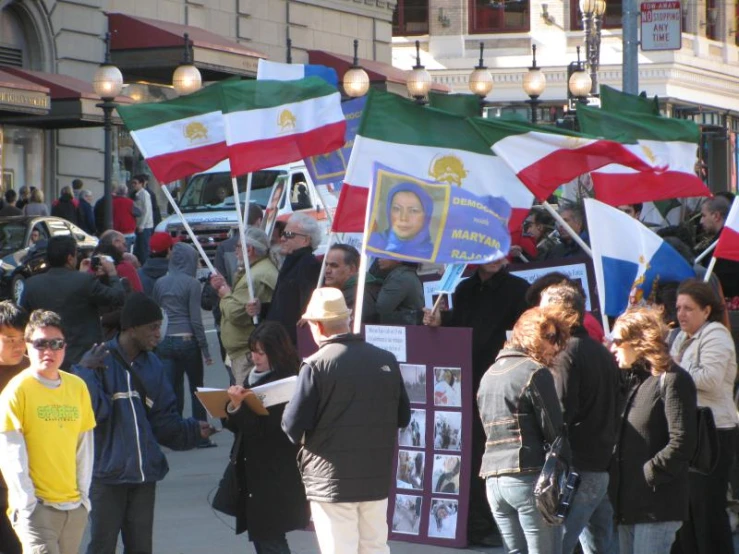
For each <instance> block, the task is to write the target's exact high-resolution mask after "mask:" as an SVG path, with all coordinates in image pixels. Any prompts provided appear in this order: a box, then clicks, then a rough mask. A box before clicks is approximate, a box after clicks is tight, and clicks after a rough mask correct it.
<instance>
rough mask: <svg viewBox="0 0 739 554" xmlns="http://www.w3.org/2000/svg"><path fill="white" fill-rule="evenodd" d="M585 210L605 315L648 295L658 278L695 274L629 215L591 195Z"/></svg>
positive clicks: (671, 279)
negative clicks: (592, 197) (594, 198)
mask: <svg viewBox="0 0 739 554" xmlns="http://www.w3.org/2000/svg"><path fill="white" fill-rule="evenodd" d="M585 213H586V215H587V220H588V222H589V225H588V232H589V233H590V247H591V248H592V250H593V266H594V268H595V280H596V283H597V284H598V299H599V300H600V305H601V307H602V309H603V311H604V312H605V313H606V314H607V315H609V316H618V315H620V314H621V313H623V311H624V310H625V309H626V308H628V307H629V306H632V305H639V304H641V303H642V301H646V300H648V299H649V296H650V294H651V293H652V290H653V288H654V287H655V286H656V284H657V283H658V282H662V283H667V282H680V281H683V280H684V279H688V278H691V277H695V271H693V268H692V267H690V265H689V264H688V262H687V261H685V258H683V257H682V256H681V255H680V254H679V253H678V252H677V250H675V249H674V248H673V247H672V246H670V245H669V244H668V243H666V242H665V241H664V240H662V239H661V238H660V237H659V236H658V235H657V234H656V233H653V232H652V231H650V230H649V229H648V228H647V227H645V226H644V225H643V224H642V223H640V222H639V221H637V220H636V219H634V218H632V217H631V216H630V215H627V214H625V213H623V212H621V211H619V210H618V209H616V208H613V207H611V206H609V205H607V204H603V203H602V202H598V201H597V200H593V199H591V198H588V199H586V200H585Z"/></svg>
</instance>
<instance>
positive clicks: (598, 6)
mask: <svg viewBox="0 0 739 554" xmlns="http://www.w3.org/2000/svg"><path fill="white" fill-rule="evenodd" d="M580 12H581V13H582V26H583V29H584V30H585V58H586V59H587V62H588V67H589V68H590V80H591V88H590V91H589V92H590V94H598V65H599V64H600V39H601V36H600V32H601V27H602V25H603V16H604V15H605V13H606V0H580Z"/></svg>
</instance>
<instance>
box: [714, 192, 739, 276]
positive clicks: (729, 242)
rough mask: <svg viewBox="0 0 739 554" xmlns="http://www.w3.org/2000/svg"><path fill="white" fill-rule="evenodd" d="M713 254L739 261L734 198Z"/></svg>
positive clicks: (738, 216)
mask: <svg viewBox="0 0 739 554" xmlns="http://www.w3.org/2000/svg"><path fill="white" fill-rule="evenodd" d="M713 255H714V256H715V257H716V258H723V259H726V260H734V261H735V262H739V202H737V200H736V199H734V202H733V203H732V204H731V209H730V210H729V215H727V216H726V223H724V228H723V229H722V230H721V235H720V236H719V238H718V244H717V245H716V250H714V252H713Z"/></svg>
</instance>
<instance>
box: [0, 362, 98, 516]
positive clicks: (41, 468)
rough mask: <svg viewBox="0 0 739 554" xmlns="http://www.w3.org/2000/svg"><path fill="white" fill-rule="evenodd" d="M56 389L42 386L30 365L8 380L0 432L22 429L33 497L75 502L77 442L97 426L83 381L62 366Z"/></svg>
mask: <svg viewBox="0 0 739 554" xmlns="http://www.w3.org/2000/svg"><path fill="white" fill-rule="evenodd" d="M59 375H60V376H61V379H62V383H61V385H60V386H59V387H57V388H55V389H50V388H48V387H46V386H44V385H42V384H41V383H40V382H39V381H38V379H36V377H34V373H33V371H32V370H30V369H26V370H24V371H23V372H21V373H20V374H18V375H16V376H15V377H14V378H13V379H11V381H10V383H8V385H7V386H6V387H5V389H4V390H3V392H2V395H0V433H2V432H7V431H20V432H21V433H22V434H23V438H24V440H25V442H26V450H27V451H28V466H29V472H30V474H31V480H32V481H33V484H34V486H35V487H36V496H37V497H38V498H40V499H41V500H43V501H44V502H49V503H62V502H78V501H79V500H80V492H79V489H78V487H77V443H78V440H79V438H80V435H81V434H82V433H84V432H86V431H89V430H90V429H93V428H94V427H95V414H94V413H93V411H92V402H91V400H90V393H89V391H88V390H87V385H86V384H85V382H84V381H83V380H82V379H80V378H79V377H77V376H76V375H72V374H71V373H67V372H65V371H60V372H59Z"/></svg>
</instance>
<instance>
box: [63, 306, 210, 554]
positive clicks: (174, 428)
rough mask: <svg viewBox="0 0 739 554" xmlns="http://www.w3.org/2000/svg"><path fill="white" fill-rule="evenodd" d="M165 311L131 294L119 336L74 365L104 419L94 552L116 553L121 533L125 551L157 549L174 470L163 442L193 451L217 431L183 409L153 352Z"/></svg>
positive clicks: (90, 550) (94, 492)
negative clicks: (161, 487) (166, 487)
mask: <svg viewBox="0 0 739 554" xmlns="http://www.w3.org/2000/svg"><path fill="white" fill-rule="evenodd" d="M162 317H163V316H162V310H161V309H160V308H159V306H157V305H156V304H155V303H154V301H153V300H151V299H149V298H147V296H146V295H145V294H143V293H134V294H132V295H131V296H129V297H128V299H127V300H126V303H125V305H124V306H123V311H122V312H121V333H120V335H119V336H118V337H116V338H114V339H113V340H111V341H108V342H107V343H105V344H101V345H97V346H95V347H93V348H92V349H91V350H90V351H89V352H88V353H87V354H85V356H84V357H83V359H82V360H81V361H80V363H79V364H78V365H76V366H75V368H74V371H75V373H76V374H77V375H79V376H80V377H82V379H84V381H85V382H86V383H87V387H88V388H89V390H90V395H91V397H92V405H93V408H94V410H95V419H96V421H97V429H96V431H95V467H94V474H93V481H92V489H91V494H90V498H91V500H92V506H93V510H92V514H91V516H90V544H89V546H88V547H87V554H115V552H116V545H117V543H118V535H119V534H120V535H122V538H123V548H124V550H125V551H126V552H132V553H133V552H135V553H136V554H152V552H153V550H152V542H153V541H152V536H153V528H154V496H155V490H156V483H157V481H161V480H162V479H164V476H165V475H166V474H167V472H168V471H169V467H168V466H167V459H166V458H165V457H164V454H163V453H162V450H161V448H160V447H159V445H160V444H161V445H162V446H166V447H167V448H171V449H172V450H189V449H192V448H195V446H196V445H197V444H198V443H199V442H200V441H203V440H208V438H209V437H210V435H212V434H213V432H214V429H213V427H212V426H210V425H209V424H208V423H206V422H205V421H201V422H198V421H196V420H194V419H182V418H181V417H180V415H179V414H178V413H177V404H176V399H175V396H174V393H173V392H172V388H171V386H170V384H169V380H168V379H167V377H166V375H165V374H164V370H163V368H162V364H161V362H160V361H159V358H157V356H156V355H155V354H153V352H152V351H153V350H154V348H155V347H156V345H157V343H158V342H159V339H160V328H161V325H162ZM134 445H135V446H134ZM75 554H77V553H76V551H75Z"/></svg>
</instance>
